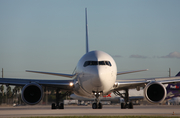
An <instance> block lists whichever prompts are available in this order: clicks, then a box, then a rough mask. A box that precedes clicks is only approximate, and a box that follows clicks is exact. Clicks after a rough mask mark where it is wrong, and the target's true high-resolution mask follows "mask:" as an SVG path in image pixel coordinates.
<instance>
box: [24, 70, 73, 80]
mask: <svg viewBox="0 0 180 118" xmlns="http://www.w3.org/2000/svg"><path fill="white" fill-rule="evenodd" d="M26 72H32V73H40V74H47V75H55V76H61V77H68V78H73V77H74V76H75V75H76V74H63V73H52V72H42V71H32V70H26Z"/></svg>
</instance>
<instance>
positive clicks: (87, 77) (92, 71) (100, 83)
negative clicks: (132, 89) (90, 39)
mask: <svg viewBox="0 0 180 118" xmlns="http://www.w3.org/2000/svg"><path fill="white" fill-rule="evenodd" d="M76 74H77V76H76V78H75V85H74V87H75V89H74V93H75V94H76V95H79V96H86V97H93V96H94V95H93V94H100V96H102V95H107V94H109V92H110V90H111V89H112V87H113V85H114V84H115V81H116V76H117V67H116V63H115V61H114V59H113V58H112V57H111V56H110V55H108V54H107V53H105V52H102V51H91V52H88V53H86V54H85V55H84V56H83V57H82V58H81V59H80V60H79V62H78V64H77V68H76Z"/></svg>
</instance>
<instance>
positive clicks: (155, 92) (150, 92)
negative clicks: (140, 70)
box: [144, 82, 167, 103]
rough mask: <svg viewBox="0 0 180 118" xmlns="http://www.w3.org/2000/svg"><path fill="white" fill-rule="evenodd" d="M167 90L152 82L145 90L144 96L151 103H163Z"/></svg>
mask: <svg viewBox="0 0 180 118" xmlns="http://www.w3.org/2000/svg"><path fill="white" fill-rule="evenodd" d="M166 94H167V91H166V88H165V87H164V85H163V84H161V83H158V82H150V83H149V84H147V85H146V87H145V88H144V96H145V98H146V99H147V100H148V101H149V102H151V103H161V102H163V101H164V99H165V98H166Z"/></svg>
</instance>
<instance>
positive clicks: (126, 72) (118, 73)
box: [117, 69, 148, 75]
mask: <svg viewBox="0 0 180 118" xmlns="http://www.w3.org/2000/svg"><path fill="white" fill-rule="evenodd" d="M147 70H148V69H144V70H132V71H124V72H117V75H123V74H129V73H136V72H142V71H147Z"/></svg>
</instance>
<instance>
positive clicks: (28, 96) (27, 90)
mask: <svg viewBox="0 0 180 118" xmlns="http://www.w3.org/2000/svg"><path fill="white" fill-rule="evenodd" d="M21 94H22V95H21V98H22V100H23V101H24V102H25V103H26V104H29V105H35V104H37V103H39V102H40V101H41V99H42V97H43V89H42V87H41V86H40V85H39V84H36V83H30V84H27V85H25V86H24V87H23V89H22V93H21Z"/></svg>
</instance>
